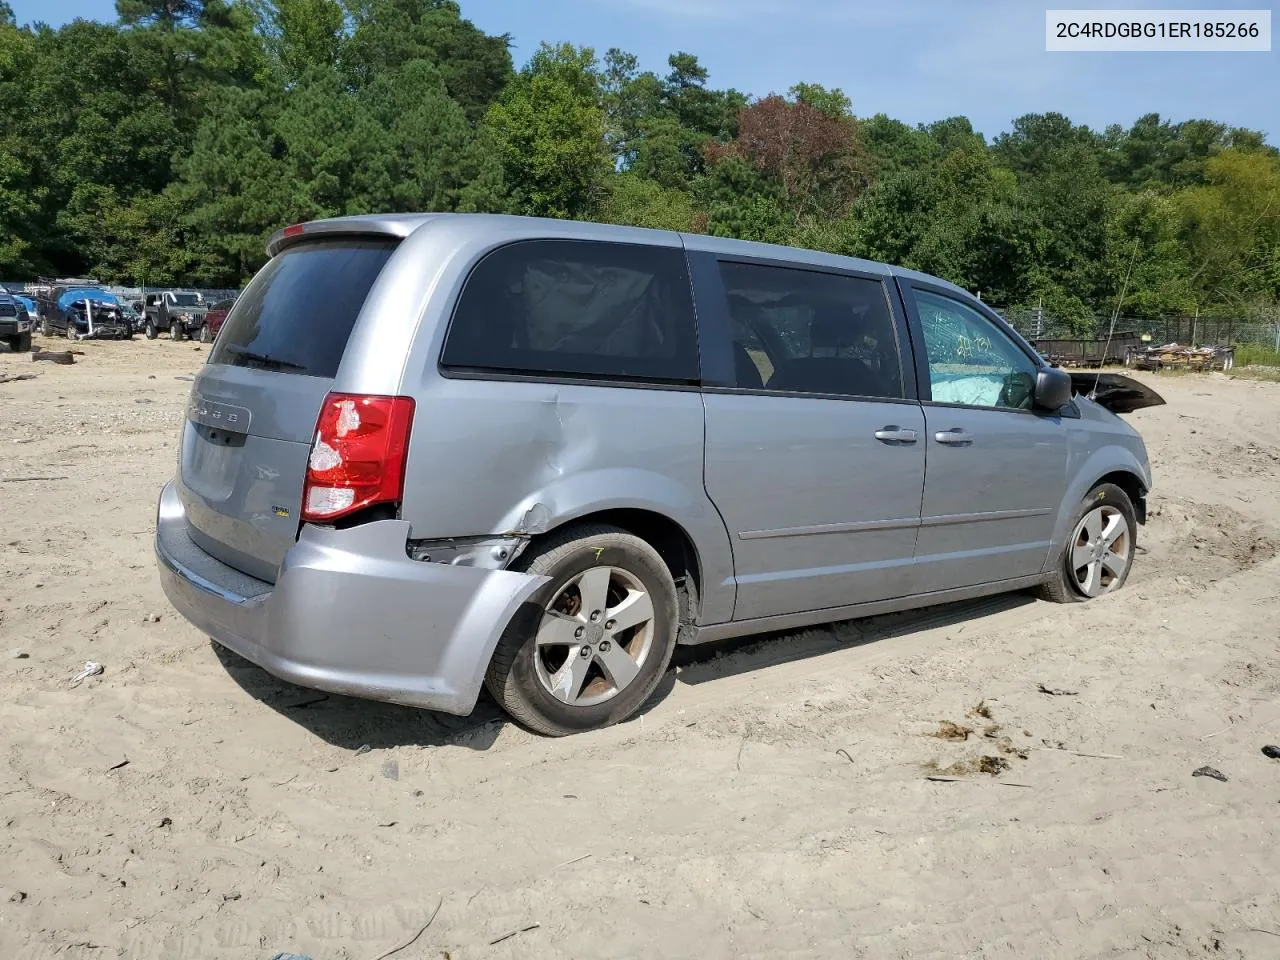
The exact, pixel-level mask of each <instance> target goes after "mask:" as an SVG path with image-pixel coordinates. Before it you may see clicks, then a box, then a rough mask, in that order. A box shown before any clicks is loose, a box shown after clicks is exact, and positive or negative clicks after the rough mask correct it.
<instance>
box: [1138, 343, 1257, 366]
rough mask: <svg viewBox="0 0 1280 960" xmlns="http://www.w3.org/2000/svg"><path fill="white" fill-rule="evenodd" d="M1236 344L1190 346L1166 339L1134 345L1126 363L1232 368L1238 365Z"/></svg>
mask: <svg viewBox="0 0 1280 960" xmlns="http://www.w3.org/2000/svg"><path fill="white" fill-rule="evenodd" d="M1235 363H1236V352H1235V349H1234V348H1233V347H1188V346H1184V345H1183V344H1180V343H1166V344H1162V345H1161V346H1158V347H1130V348H1129V349H1128V350H1126V351H1125V355H1124V365H1125V366H1126V367H1129V368H1131V369H1135V370H1162V369H1164V368H1166V367H1173V368H1184V369H1187V370H1230V369H1231V368H1232V367H1234V366H1235Z"/></svg>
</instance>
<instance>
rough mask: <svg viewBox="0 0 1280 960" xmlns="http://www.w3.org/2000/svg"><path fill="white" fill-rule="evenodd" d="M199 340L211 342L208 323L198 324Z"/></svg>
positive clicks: (211, 337)
mask: <svg viewBox="0 0 1280 960" xmlns="http://www.w3.org/2000/svg"><path fill="white" fill-rule="evenodd" d="M200 342H201V343H213V334H212V333H210V332H209V325H208V324H207V323H202V324H200Z"/></svg>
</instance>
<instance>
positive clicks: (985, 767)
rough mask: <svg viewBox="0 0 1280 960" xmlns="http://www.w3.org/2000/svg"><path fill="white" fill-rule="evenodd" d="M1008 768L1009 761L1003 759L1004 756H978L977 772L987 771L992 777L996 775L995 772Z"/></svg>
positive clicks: (1002, 771) (1001, 771)
mask: <svg viewBox="0 0 1280 960" xmlns="http://www.w3.org/2000/svg"><path fill="white" fill-rule="evenodd" d="M1008 769H1009V761H1008V760H1006V759H1004V757H979V758H978V772H979V773H987V774H990V775H991V776H993V777H994V776H996V774H999V773H1004V771H1006V770H1008Z"/></svg>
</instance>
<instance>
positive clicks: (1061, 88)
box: [10, 0, 1280, 145]
mask: <svg viewBox="0 0 1280 960" xmlns="http://www.w3.org/2000/svg"><path fill="white" fill-rule="evenodd" d="M10 2H11V3H12V5H13V7H14V10H15V13H16V14H17V17H18V20H19V22H25V21H28V20H37V19H39V20H43V21H45V22H47V23H50V24H54V25H57V24H60V23H63V22H65V21H68V20H71V19H74V18H75V17H85V18H89V19H100V20H110V19H114V16H115V8H114V3H113V0H10ZM1078 2H1079V3H1080V6H1082V7H1084V6H1091V7H1096V8H1099V9H1104V8H1109V7H1114V8H1123V9H1133V8H1138V7H1158V8H1168V7H1172V6H1174V4H1173V3H1172V2H1171V0H1164V2H1162V3H1144V2H1142V0H1129V2H1125V3H1117V4H1102V3H1097V2H1096V0H1095V2H1093V3H1091V4H1089V3H1087V2H1086V0H1078ZM461 3H462V11H463V15H464V16H466V17H467V18H469V19H471V20H473V21H474V22H475V23H476V24H477V25H478V26H479V27H481V28H482V29H484V30H485V31H487V32H489V33H504V32H506V33H510V34H512V35H513V38H514V41H515V45H516V46H515V49H514V50H513V55H514V57H515V60H516V62H517V64H520V63H523V62H524V61H525V60H526V59H527V58H528V56H529V54H530V53H531V52H532V51H533V50H534V49H535V48H536V47H537V45H538V42H539V41H540V40H557V41H558V40H568V41H571V42H573V43H576V44H580V45H586V46H592V47H595V48H596V51H597V53H600V54H603V52H604V51H605V50H606V49H608V48H609V47H611V46H617V47H621V48H623V49H624V50H629V51H630V52H632V53H634V54H636V55H637V56H638V57H639V58H640V61H641V65H642V67H644V68H646V69H652V70H656V71H658V72H665V70H666V58H667V55H668V54H669V53H672V52H674V51H677V50H685V51H688V52H690V53H695V54H697V55H698V57H699V59H700V60H701V61H702V63H703V64H704V65H705V66H706V67H707V68H708V69H709V70H710V71H711V83H712V84H713V85H714V86H717V87H728V86H732V87H737V88H738V89H740V90H745V91H747V92H749V93H752V94H758V95H763V94H767V93H769V92H770V91H775V92H779V93H782V92H785V91H786V90H787V88H788V87H790V86H791V85H792V84H793V83H795V82H796V81H798V80H806V81H810V82H816V83H822V84H826V85H827V86H834V87H842V88H843V89H844V91H845V92H846V93H847V94H848V95H849V96H850V97H851V98H852V99H853V104H854V110H855V112H856V113H858V114H859V115H862V116H865V115H869V114H873V113H879V112H884V113H887V114H889V115H890V116H892V117H896V118H898V119H900V120H904V121H906V122H908V123H920V122H928V121H930V120H938V119H942V118H943V117H948V116H954V115H956V114H963V115H965V116H967V117H969V118H970V119H971V120H972V121H973V123H974V126H975V127H977V128H978V129H979V130H981V131H982V132H983V133H985V134H987V136H988V137H990V136H994V135H995V134H996V133H998V132H1000V131H1001V130H1005V129H1008V127H1009V124H1010V121H1011V120H1012V119H1013V118H1014V117H1016V116H1019V115H1020V114H1023V113H1033V112H1044V111H1049V110H1056V111H1059V112H1061V113H1065V114H1067V115H1068V116H1069V117H1071V118H1072V119H1073V120H1075V121H1077V122H1080V123H1088V124H1089V125H1090V126H1092V127H1096V128H1099V129H1100V128H1102V127H1105V126H1106V125H1107V124H1109V123H1122V124H1125V125H1128V124H1130V123H1132V122H1133V121H1134V120H1135V119H1137V118H1138V117H1139V116H1141V115H1142V114H1144V113H1148V112H1156V113H1159V114H1161V115H1162V116H1164V117H1166V118H1169V119H1173V120H1184V119H1189V118H1192V117H1208V118H1212V119H1215V120H1220V121H1222V122H1225V123H1229V124H1232V125H1234V126H1245V127H1251V128H1254V129H1260V130H1263V131H1264V132H1266V133H1267V134H1268V140H1269V142H1271V143H1272V144H1277V145H1280V96H1278V95H1277V91H1280V49H1277V48H1276V46H1275V44H1274V43H1273V49H1272V51H1271V52H1269V53H1047V52H1046V51H1045V49H1044V11H1045V8H1046V7H1047V6H1050V4H1049V3H1045V4H1035V3H1029V2H1026V0H981V2H979V0H897V2H894V0H875V2H858V3H853V2H848V0H782V2H781V3H779V2H776V0H461ZM1069 6H1071V3H1070V0H1056V2H1053V3H1052V7H1053V8H1061V7H1069ZM1183 6H1187V5H1185V4H1184V5H1183ZM1249 6H1250V4H1249V3H1248V2H1247V0H1235V2H1232V0H1226V2H1214V0H1199V2H1198V3H1197V4H1196V5H1195V7H1194V9H1211V8H1218V9H1240V8H1242V7H1249ZM1252 6H1254V7H1258V6H1260V4H1257V3H1254V4H1252ZM1189 9H1190V7H1189Z"/></svg>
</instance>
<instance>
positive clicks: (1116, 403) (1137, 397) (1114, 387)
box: [1071, 373, 1165, 413]
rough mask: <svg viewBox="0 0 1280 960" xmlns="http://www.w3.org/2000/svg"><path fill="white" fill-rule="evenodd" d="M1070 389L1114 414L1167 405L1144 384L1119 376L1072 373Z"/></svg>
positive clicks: (1117, 374) (1115, 374)
mask: <svg viewBox="0 0 1280 960" xmlns="http://www.w3.org/2000/svg"><path fill="white" fill-rule="evenodd" d="M1071 386H1072V389H1073V390H1074V392H1075V394H1076V395H1077V396H1081V397H1088V398H1089V399H1090V400H1092V401H1093V402H1094V403H1096V404H1098V405H1099V406H1102V407H1106V408H1107V409H1108V410H1110V411H1111V412H1112V413H1132V412H1133V411H1134V410H1141V409H1142V408H1143V407H1158V406H1161V405H1163V404H1164V402H1165V401H1164V397H1162V396H1160V394H1158V393H1156V392H1155V391H1154V390H1152V389H1151V388H1150V387H1148V386H1147V385H1146V384H1145V383H1139V382H1138V381H1137V380H1134V379H1133V378H1132V377H1126V376H1123V375H1122V374H1119V373H1072V374H1071Z"/></svg>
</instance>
